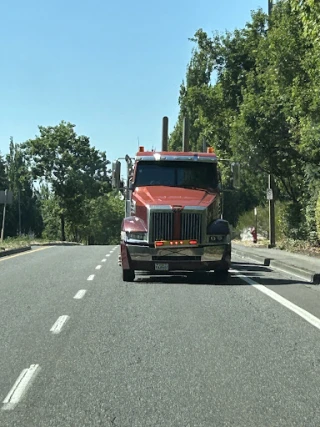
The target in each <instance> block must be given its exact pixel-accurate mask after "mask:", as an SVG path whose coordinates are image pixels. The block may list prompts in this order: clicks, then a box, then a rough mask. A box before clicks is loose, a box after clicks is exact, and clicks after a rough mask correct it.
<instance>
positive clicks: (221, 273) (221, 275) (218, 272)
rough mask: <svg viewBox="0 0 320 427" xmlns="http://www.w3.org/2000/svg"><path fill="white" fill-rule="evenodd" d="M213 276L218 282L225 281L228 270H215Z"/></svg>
mask: <svg viewBox="0 0 320 427" xmlns="http://www.w3.org/2000/svg"><path fill="white" fill-rule="evenodd" d="M215 275H216V277H217V279H219V280H227V279H228V277H229V270H228V269H227V268H226V269H224V270H215Z"/></svg>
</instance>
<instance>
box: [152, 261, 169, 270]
mask: <svg viewBox="0 0 320 427" xmlns="http://www.w3.org/2000/svg"><path fill="white" fill-rule="evenodd" d="M154 269H155V270H156V271H168V270H169V264H161V263H156V264H155V266H154Z"/></svg>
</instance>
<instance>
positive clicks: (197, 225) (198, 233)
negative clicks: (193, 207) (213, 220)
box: [150, 212, 202, 243]
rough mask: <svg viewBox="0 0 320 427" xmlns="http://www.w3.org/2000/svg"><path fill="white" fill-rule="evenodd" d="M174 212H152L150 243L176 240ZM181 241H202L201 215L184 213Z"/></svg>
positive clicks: (182, 216)
mask: <svg viewBox="0 0 320 427" xmlns="http://www.w3.org/2000/svg"><path fill="white" fill-rule="evenodd" d="M174 215H175V214H174V212H151V215H150V243H153V242H154V241H155V240H173V239H174ZM179 239H181V240H188V239H192V240H197V241H198V242H199V243H201V241H202V215H201V213H193V212H182V215H181V225H180V237H179Z"/></svg>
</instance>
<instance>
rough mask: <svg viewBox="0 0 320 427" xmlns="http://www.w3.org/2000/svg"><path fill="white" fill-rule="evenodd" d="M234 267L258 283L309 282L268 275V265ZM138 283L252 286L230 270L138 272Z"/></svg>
mask: <svg viewBox="0 0 320 427" xmlns="http://www.w3.org/2000/svg"><path fill="white" fill-rule="evenodd" d="M231 268H232V269H235V270H237V271H239V273H240V274H243V275H244V276H246V277H248V278H250V279H252V280H254V281H255V282H257V283H258V284H259V283H260V284H262V285H267V286H271V285H273V286H274V285H278V286H280V285H301V284H303V285H305V284H309V282H307V281H303V280H299V279H297V280H294V279H289V278H288V279H285V278H282V279H280V278H273V277H268V275H267V274H266V273H272V272H273V270H271V269H270V268H268V267H265V266H262V265H261V266H260V265H257V264H250V263H247V262H233V263H232V267H231ZM136 283H146V284H147V283H159V284H177V285H180V284H183V285H202V286H203V285H206V286H213V285H220V286H221V285H223V286H250V285H249V284H248V283H247V282H245V281H244V280H242V279H241V278H240V277H239V276H238V274H237V273H234V272H232V271H231V272H229V275H228V277H227V278H224V277H219V275H217V274H216V273H214V272H210V273H201V272H195V273H185V274H182V273H173V274H171V273H170V274H168V275H164V276H160V275H157V274H152V275H150V274H149V273H145V274H144V273H142V272H141V273H139V272H137V276H136Z"/></svg>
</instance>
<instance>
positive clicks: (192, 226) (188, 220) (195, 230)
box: [181, 213, 202, 243]
mask: <svg viewBox="0 0 320 427" xmlns="http://www.w3.org/2000/svg"><path fill="white" fill-rule="evenodd" d="M201 229H202V215H201V214H198V213H182V218H181V239H182V240H188V239H192V240H197V241H198V242H199V243H201Z"/></svg>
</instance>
